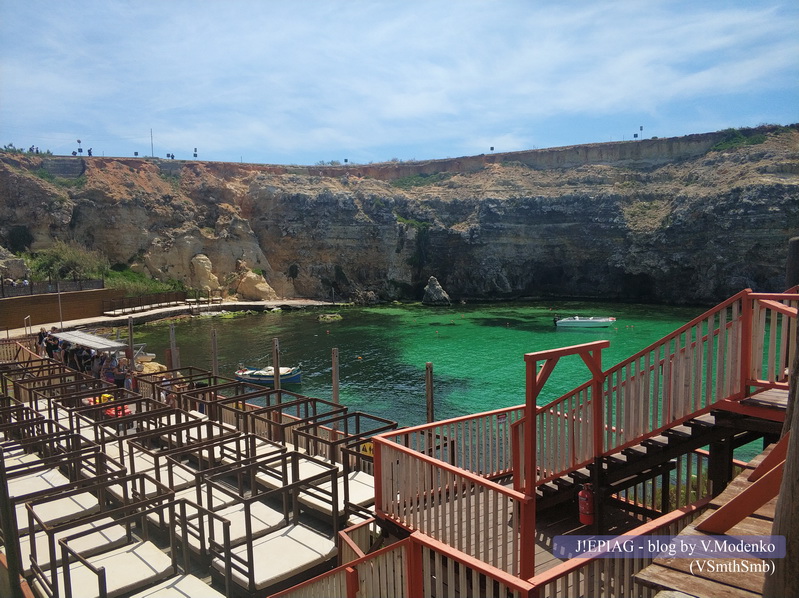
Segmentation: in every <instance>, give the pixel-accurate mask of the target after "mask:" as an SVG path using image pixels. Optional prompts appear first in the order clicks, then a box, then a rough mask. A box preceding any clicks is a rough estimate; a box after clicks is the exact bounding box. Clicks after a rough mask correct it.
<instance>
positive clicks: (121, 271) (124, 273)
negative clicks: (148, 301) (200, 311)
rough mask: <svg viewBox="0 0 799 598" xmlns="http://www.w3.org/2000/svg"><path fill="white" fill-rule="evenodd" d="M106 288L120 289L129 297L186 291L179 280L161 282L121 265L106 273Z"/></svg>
mask: <svg viewBox="0 0 799 598" xmlns="http://www.w3.org/2000/svg"><path fill="white" fill-rule="evenodd" d="M105 287H106V288H108V289H120V290H122V291H124V292H125V295H126V296H128V297H137V296H139V295H151V294H153V293H167V292H169V291H182V290H185V289H184V287H183V284H182V283H180V282H178V281H177V280H170V281H168V282H161V281H160V280H155V279H153V278H150V277H149V276H146V275H145V274H141V273H139V272H134V271H133V270H131V269H130V268H128V267H127V266H120V265H116V266H112V267H111V269H110V270H108V271H107V272H106V274H105Z"/></svg>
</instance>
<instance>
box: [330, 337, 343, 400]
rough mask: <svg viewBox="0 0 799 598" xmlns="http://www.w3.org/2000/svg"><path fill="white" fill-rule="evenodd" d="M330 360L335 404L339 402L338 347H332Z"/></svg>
mask: <svg viewBox="0 0 799 598" xmlns="http://www.w3.org/2000/svg"><path fill="white" fill-rule="evenodd" d="M331 360H332V363H333V402H334V403H335V404H336V405H339V404H340V402H341V401H340V400H339V395H338V379H339V378H338V376H339V375H338V348H337V347H333V350H332V351H331Z"/></svg>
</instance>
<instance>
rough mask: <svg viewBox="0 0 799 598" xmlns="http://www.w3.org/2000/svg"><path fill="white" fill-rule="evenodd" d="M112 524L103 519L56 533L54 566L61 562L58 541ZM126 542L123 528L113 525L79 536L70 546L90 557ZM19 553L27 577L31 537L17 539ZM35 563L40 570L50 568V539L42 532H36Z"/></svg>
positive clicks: (109, 520)
mask: <svg viewBox="0 0 799 598" xmlns="http://www.w3.org/2000/svg"><path fill="white" fill-rule="evenodd" d="M112 522H113V519H111V518H110V517H104V518H103V519H98V520H97V521H92V522H91V523H84V524H83V525H76V526H74V527H69V528H68V529H65V530H62V531H60V532H58V533H56V534H55V536H54V541H53V542H54V544H55V556H56V564H58V563H60V562H61V546H59V544H58V541H59V540H60V539H61V538H66V537H67V536H71V535H72V534H77V533H78V532H82V531H85V530H87V529H92V528H95V527H99V526H101V525H105V524H107V523H112ZM126 541H127V538H126V535H125V528H124V527H122V526H121V525H114V526H109V527H107V528H105V529H102V530H100V531H98V532H96V533H94V534H88V535H86V536H81V537H80V538H75V539H74V540H73V541H72V542H70V546H72V547H73V548H74V549H75V550H77V551H78V552H80V553H81V554H83V555H91V554H96V553H98V552H100V551H101V550H103V551H104V550H109V549H111V548H116V547H117V546H121V545H122V544H124V543H125V542H126ZM19 552H20V555H21V557H22V569H23V571H24V575H28V574H30V572H31V568H30V567H31V537H30V536H29V535H28V536H22V537H21V538H20V539H19ZM36 563H37V564H38V565H39V567H41V568H42V569H46V568H47V567H49V566H50V539H49V537H48V536H47V534H46V533H45V532H43V531H40V532H36Z"/></svg>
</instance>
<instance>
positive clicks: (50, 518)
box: [15, 492, 100, 536]
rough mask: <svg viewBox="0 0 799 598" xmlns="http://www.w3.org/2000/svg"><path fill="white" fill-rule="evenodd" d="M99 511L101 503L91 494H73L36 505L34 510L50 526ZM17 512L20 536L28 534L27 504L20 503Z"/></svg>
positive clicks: (16, 507)
mask: <svg viewBox="0 0 799 598" xmlns="http://www.w3.org/2000/svg"><path fill="white" fill-rule="evenodd" d="M99 510H100V503H99V502H97V497H95V496H94V495H93V494H92V493H91V492H81V493H80V494H71V495H69V496H65V497H63V498H58V499H55V500H52V501H48V502H45V503H42V504H39V505H36V507H35V508H34V511H35V513H36V516H37V517H38V518H39V520H40V521H42V522H43V523H47V524H50V525H56V524H58V523H62V522H64V521H69V520H71V519H76V518H78V517H81V516H84V515H91V514H92V513H96V512H97V511H99ZM15 512H16V516H17V530H18V532H19V535H20V536H22V535H24V534H27V533H28V532H29V530H30V528H29V523H28V510H27V508H26V507H25V503H24V502H23V503H18V504H17V505H16V506H15Z"/></svg>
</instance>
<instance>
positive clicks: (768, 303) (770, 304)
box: [758, 299, 797, 318]
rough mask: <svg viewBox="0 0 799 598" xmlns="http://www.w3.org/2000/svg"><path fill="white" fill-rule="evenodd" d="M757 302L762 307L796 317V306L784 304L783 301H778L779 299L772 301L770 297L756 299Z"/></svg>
mask: <svg viewBox="0 0 799 598" xmlns="http://www.w3.org/2000/svg"><path fill="white" fill-rule="evenodd" d="M758 303H760V305H762V306H763V307H767V308H769V309H773V310H774V311H776V312H778V313H781V314H783V315H785V316H791V317H794V318H795V317H796V312H797V310H796V308H795V307H791V306H790V305H785V304H784V303H780V302H779V301H772V300H770V299H758Z"/></svg>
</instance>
